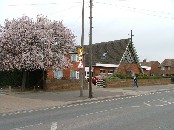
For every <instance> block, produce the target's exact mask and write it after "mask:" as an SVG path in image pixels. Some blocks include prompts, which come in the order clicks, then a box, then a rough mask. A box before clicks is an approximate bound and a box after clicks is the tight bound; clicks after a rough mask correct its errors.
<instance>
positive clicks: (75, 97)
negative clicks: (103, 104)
mask: <svg viewBox="0 0 174 130" xmlns="http://www.w3.org/2000/svg"><path fill="white" fill-rule="evenodd" d="M171 89H174V84H171V85H161V86H143V87H141V86H140V87H139V88H138V89H136V90H135V89H133V88H131V87H124V88H98V87H96V86H95V87H93V96H94V98H92V99H89V98H88V94H89V93H88V90H83V95H84V96H83V97H79V95H80V91H79V90H78V91H63V92H60V91H59V92H58V91H56V92H43V91H40V92H20V93H19V92H18V93H14V92H12V93H11V94H10V95H7V94H0V113H9V112H16V111H22V110H31V109H32V110H34V109H40V108H46V107H53V106H62V105H67V104H72V103H77V102H85V101H86V102H87V101H90V100H99V99H106V98H113V97H120V96H129V95H138V94H145V93H150V92H155V91H164V90H171Z"/></svg>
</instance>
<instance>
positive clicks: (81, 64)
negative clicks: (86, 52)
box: [78, 61, 84, 69]
mask: <svg viewBox="0 0 174 130" xmlns="http://www.w3.org/2000/svg"><path fill="white" fill-rule="evenodd" d="M78 68H79V69H82V68H84V66H83V62H82V61H80V62H79V65H78Z"/></svg>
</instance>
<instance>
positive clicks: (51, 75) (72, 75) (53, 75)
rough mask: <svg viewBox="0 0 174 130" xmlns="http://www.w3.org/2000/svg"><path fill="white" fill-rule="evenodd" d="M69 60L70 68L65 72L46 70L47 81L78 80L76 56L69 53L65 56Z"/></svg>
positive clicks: (74, 53) (73, 53)
mask: <svg viewBox="0 0 174 130" xmlns="http://www.w3.org/2000/svg"><path fill="white" fill-rule="evenodd" d="M67 57H69V58H70V62H71V66H70V67H69V68H67V69H65V70H59V71H52V70H47V78H48V79H79V68H78V64H79V62H78V54H77V52H71V53H69V54H68V55H67Z"/></svg>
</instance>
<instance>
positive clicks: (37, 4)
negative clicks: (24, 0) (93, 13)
mask: <svg viewBox="0 0 174 130" xmlns="http://www.w3.org/2000/svg"><path fill="white" fill-rule="evenodd" d="M71 3H77V4H79V3H82V2H71ZM58 4H64V3H62V2H55V3H31V4H24V5H22V6H48V5H58ZM7 6H12V7H15V6H21V5H20V4H9V5H7Z"/></svg>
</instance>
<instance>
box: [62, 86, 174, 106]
mask: <svg viewBox="0 0 174 130" xmlns="http://www.w3.org/2000/svg"><path fill="white" fill-rule="evenodd" d="M171 90H174V89H160V90H150V91H147V92H145V93H143V94H149V93H154V92H162V91H171ZM137 92H140V91H137ZM139 94H142V93H137V94H125V95H116V96H106V97H97V98H89V99H84V100H76V101H68V102H65V104H64V105H72V104H77V103H86V102H91V101H98V100H106V99H112V98H122V97H128V96H136V95H139ZM64 105H60V106H64Z"/></svg>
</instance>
